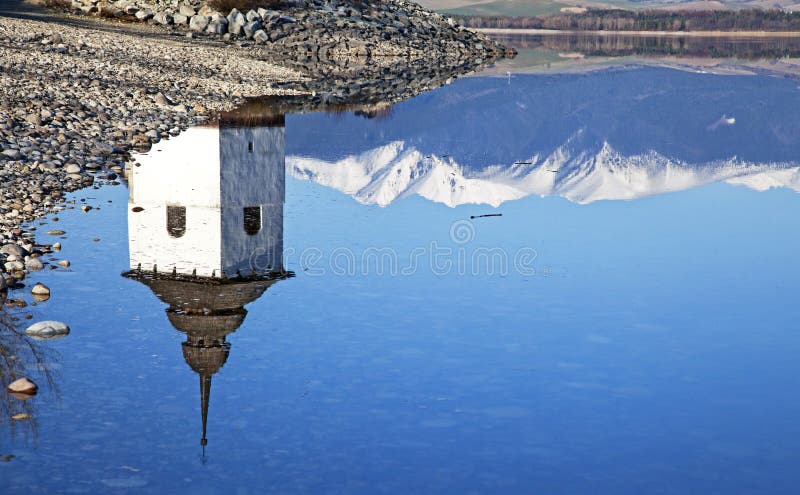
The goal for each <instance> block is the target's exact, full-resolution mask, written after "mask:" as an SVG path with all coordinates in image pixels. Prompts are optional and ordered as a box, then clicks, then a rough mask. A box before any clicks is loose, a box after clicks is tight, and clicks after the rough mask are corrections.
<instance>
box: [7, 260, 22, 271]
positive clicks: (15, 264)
mask: <svg viewBox="0 0 800 495" xmlns="http://www.w3.org/2000/svg"><path fill="white" fill-rule="evenodd" d="M3 268H5V269H6V271H7V272H17V271H20V270H23V269H24V268H25V265H23V264H22V262H21V261H9V262H6V263H5V264H4V265H3Z"/></svg>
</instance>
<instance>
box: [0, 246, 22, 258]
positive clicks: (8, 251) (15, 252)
mask: <svg viewBox="0 0 800 495" xmlns="http://www.w3.org/2000/svg"><path fill="white" fill-rule="evenodd" d="M0 254H5V255H6V256H15V257H16V258H17V259H22V258H24V257H25V256H26V255H27V254H28V252H27V251H26V250H25V249H23V248H22V246H20V245H18V244H6V245H5V246H3V247H1V248H0Z"/></svg>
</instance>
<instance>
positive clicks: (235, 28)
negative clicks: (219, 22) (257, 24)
mask: <svg viewBox="0 0 800 495" xmlns="http://www.w3.org/2000/svg"><path fill="white" fill-rule="evenodd" d="M228 32H229V33H230V34H233V35H236V36H241V35H242V34H244V24H239V23H238V22H228Z"/></svg>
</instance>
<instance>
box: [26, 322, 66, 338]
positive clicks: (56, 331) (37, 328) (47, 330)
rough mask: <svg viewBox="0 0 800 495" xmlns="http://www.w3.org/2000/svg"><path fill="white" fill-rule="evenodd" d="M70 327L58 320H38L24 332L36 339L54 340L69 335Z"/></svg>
mask: <svg viewBox="0 0 800 495" xmlns="http://www.w3.org/2000/svg"><path fill="white" fill-rule="evenodd" d="M69 332H70V329H69V326H67V324H66V323H62V322H60V321H40V322H38V323H34V324H33V325H31V326H29V327H28V328H27V329H25V334H26V335H27V336H29V337H30V338H32V339H36V340H55V339H60V338H62V337H65V336H67V335H69Z"/></svg>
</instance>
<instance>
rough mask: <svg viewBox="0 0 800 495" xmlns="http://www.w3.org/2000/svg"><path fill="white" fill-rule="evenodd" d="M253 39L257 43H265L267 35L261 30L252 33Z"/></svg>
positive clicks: (267, 38)
mask: <svg viewBox="0 0 800 495" xmlns="http://www.w3.org/2000/svg"><path fill="white" fill-rule="evenodd" d="M253 39H254V40H255V41H256V42H257V43H266V42H268V41H269V35H268V34H267V32H266V31H264V30H263V29H259V30H258V31H256V32H255V33H253Z"/></svg>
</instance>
